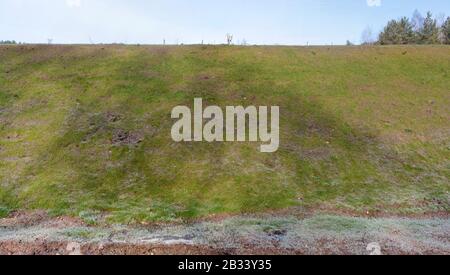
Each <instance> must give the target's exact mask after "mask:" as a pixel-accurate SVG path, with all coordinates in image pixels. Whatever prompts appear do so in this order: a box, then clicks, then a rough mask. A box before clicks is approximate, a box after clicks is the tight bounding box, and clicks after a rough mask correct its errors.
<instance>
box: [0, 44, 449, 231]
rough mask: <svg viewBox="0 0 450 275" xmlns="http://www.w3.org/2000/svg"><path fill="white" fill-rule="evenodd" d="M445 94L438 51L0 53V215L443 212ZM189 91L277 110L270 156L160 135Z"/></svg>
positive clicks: (442, 52) (444, 59) (35, 49)
mask: <svg viewBox="0 0 450 275" xmlns="http://www.w3.org/2000/svg"><path fill="white" fill-rule="evenodd" d="M449 87H450V47H372V48H360V47H331V48H328V47H320V48H313V47H309V48H294V47H222V46H216V47H212V46H208V47H207V46H205V47H202V46H195V47H194V46H192V47H189V46H186V47H138V46H136V47H132V46H128V47H124V46H105V47H102V46H1V47H0V122H1V125H0V212H1V209H3V212H6V211H7V210H9V209H14V208H26V209H37V208H39V209H49V210H51V211H52V212H53V213H55V214H62V213H66V214H67V213H68V214H79V213H80V212H81V214H82V215H85V216H86V215H87V216H89V215H90V214H91V213H92V211H102V212H107V213H110V214H111V216H110V218H111V220H112V221H120V222H130V221H136V220H138V221H154V220H171V219H174V218H180V217H197V216H202V215H208V214H212V213H224V212H232V213H240V212H248V211H261V210H265V209H276V208H284V207H288V206H295V205H302V206H307V207H326V208H333V209H342V210H352V211H367V210H370V211H387V212H397V213H407V212H414V213H421V212H430V211H442V210H443V211H450V195H449V191H450V184H449V179H450V162H449V159H450V123H449V119H450V109H449V108H450V107H449V106H450V90H449ZM194 97H203V99H204V100H205V101H206V102H207V104H217V105H220V106H225V105H241V104H242V105H279V106H280V107H281V136H282V137H281V147H280V150H279V151H278V152H277V153H275V154H262V153H259V151H258V144H248V143H220V144H207V143H193V144H184V143H181V144H176V143H174V142H172V140H171V138H170V129H171V126H172V124H173V121H172V120H171V119H170V112H171V109H172V108H173V107H174V106H176V105H179V104H186V105H192V103H193V98H194ZM115 117H118V118H116V119H112V118H115ZM117 130H125V131H131V132H132V133H135V134H136V135H141V136H143V137H145V138H144V141H143V142H142V143H141V144H139V145H137V146H128V145H114V144H112V142H111V140H112V137H113V135H114V133H115V132H116V131H117ZM94 213H95V212H94Z"/></svg>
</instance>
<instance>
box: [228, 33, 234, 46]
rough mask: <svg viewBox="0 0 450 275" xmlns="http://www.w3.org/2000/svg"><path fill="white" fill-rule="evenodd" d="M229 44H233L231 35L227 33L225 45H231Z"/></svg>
mask: <svg viewBox="0 0 450 275" xmlns="http://www.w3.org/2000/svg"><path fill="white" fill-rule="evenodd" d="M231 43H233V35H232V34H229V33H227V44H228V45H231Z"/></svg>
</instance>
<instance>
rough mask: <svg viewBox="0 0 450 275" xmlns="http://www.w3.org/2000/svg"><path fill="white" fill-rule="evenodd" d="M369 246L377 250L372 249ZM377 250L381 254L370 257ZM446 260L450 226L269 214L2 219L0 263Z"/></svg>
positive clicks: (439, 220) (436, 221) (436, 220)
mask: <svg viewBox="0 0 450 275" xmlns="http://www.w3.org/2000/svg"><path fill="white" fill-rule="evenodd" d="M374 246H375V248H374ZM376 247H378V248H379V251H377V250H376ZM372 253H378V254H442V255H450V219H449V215H448V214H446V213H439V214H437V215H436V217H429V216H428V215H427V216H423V217H352V216H348V215H347V216H346V215H337V214H336V213H333V214H329V213H328V214H327V213H315V214H314V213H307V214H304V215H302V216H300V215H291V214H289V213H287V212H286V213H267V214H264V215H245V216H234V217H233V216H229V217H216V218H211V219H205V220H202V221H195V222H191V223H180V224H151V225H140V226H124V225H107V224H102V225H96V226H90V225H87V224H85V223H84V222H83V221H82V220H81V219H78V218H72V217H57V218H55V217H50V216H49V215H48V214H47V213H46V212H44V211H35V212H15V213H12V214H11V215H10V216H9V217H7V218H4V219H0V254H2V255H15V254H19V255H24V254H25V255H80V254H84V255H118V254H119V255H174V254H175V255H254V254H257V255H261V254H262V255H264V254H269V255H273V254H275V255H278V254H281V255H285V254H294V255H295V254H300V255H304V254H321V255H323V254H325V255H328V254H358V255H369V254H372Z"/></svg>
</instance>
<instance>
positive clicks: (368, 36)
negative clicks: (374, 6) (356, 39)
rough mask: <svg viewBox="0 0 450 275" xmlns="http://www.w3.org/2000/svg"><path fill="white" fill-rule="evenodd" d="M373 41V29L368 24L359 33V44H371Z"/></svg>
mask: <svg viewBox="0 0 450 275" xmlns="http://www.w3.org/2000/svg"><path fill="white" fill-rule="evenodd" d="M373 43H375V38H374V37H373V31H372V28H371V27H370V26H367V27H366V28H365V29H364V30H363V32H362V34H361V44H363V45H372V44H373Z"/></svg>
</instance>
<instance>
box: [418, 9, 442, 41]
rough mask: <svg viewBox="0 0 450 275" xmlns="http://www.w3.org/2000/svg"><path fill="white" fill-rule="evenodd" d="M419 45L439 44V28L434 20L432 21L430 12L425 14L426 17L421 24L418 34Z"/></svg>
mask: <svg viewBox="0 0 450 275" xmlns="http://www.w3.org/2000/svg"><path fill="white" fill-rule="evenodd" d="M419 37H420V40H419V42H420V43H423V44H438V43H439V28H438V26H437V23H436V20H435V19H433V15H432V14H431V12H428V13H427V17H426V18H425V20H424V22H423V27H422V30H421V32H420V35H419Z"/></svg>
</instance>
